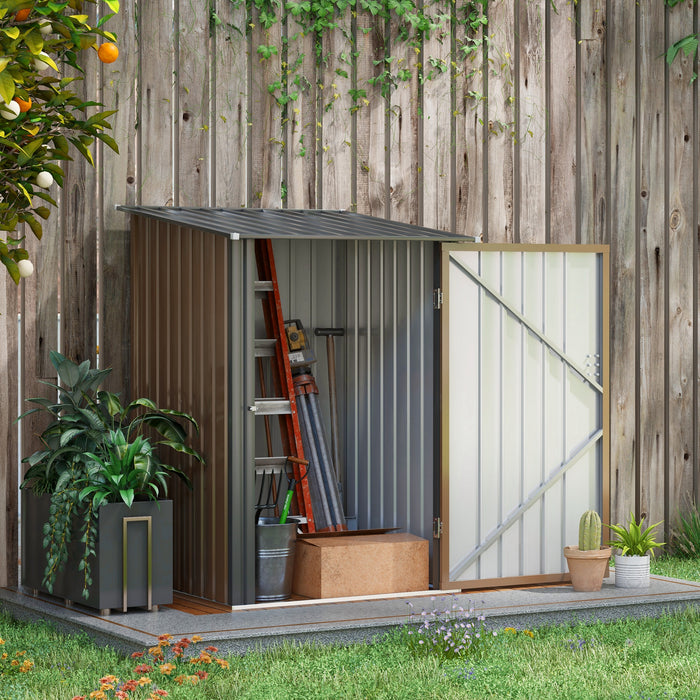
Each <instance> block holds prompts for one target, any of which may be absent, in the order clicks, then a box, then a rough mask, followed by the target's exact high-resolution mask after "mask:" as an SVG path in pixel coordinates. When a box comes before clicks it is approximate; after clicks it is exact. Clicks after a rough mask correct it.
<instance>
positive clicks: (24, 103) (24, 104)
mask: <svg viewBox="0 0 700 700" xmlns="http://www.w3.org/2000/svg"><path fill="white" fill-rule="evenodd" d="M14 101H15V102H16V103H17V104H18V105H19V111H20V112H28V111H29V108H30V107H31V106H32V98H31V97H27V99H26V100H23V99H22V98H21V97H15V100H14Z"/></svg>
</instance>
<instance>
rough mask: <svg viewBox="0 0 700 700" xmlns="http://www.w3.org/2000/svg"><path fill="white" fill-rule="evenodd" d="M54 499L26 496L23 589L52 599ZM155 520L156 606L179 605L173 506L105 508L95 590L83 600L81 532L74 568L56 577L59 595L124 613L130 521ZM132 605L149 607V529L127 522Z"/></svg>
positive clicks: (72, 554)
mask: <svg viewBox="0 0 700 700" xmlns="http://www.w3.org/2000/svg"><path fill="white" fill-rule="evenodd" d="M49 505H50V499H49V496H39V497H37V496H35V495H34V494H32V493H31V492H29V491H24V490H23V491H22V552H21V557H22V585H23V586H26V587H27V588H32V589H36V590H40V591H43V592H46V593H48V591H47V589H46V588H45V587H44V585H43V584H42V580H43V578H44V569H45V567H46V552H45V551H44V547H43V539H44V535H43V528H44V523H46V522H47V520H48V517H49ZM148 517H150V518H151V555H152V562H151V600H150V604H151V605H152V606H156V605H165V604H167V603H172V602H173V540H172V533H173V502H172V501H138V502H135V503H134V504H133V505H132V507H131V508H127V506H126V505H125V504H123V503H108V504H106V505H103V506H100V514H99V518H98V527H97V546H96V548H95V557H93V558H92V560H91V562H90V563H91V575H92V586H91V587H90V595H89V597H88V598H87V599H86V598H83V595H82V593H83V574H82V571H79V570H78V564H79V562H80V560H81V558H82V557H81V555H82V551H83V543H82V542H80V534H79V531H76V532H75V533H74V534H73V536H72V541H71V544H70V546H69V552H68V562H67V564H66V566H65V568H64V569H63V571H61V572H59V574H58V575H57V576H56V582H55V583H54V587H53V595H55V596H58V597H60V598H64V599H65V600H68V601H72V602H74V603H79V604H81V605H87V606H88V607H92V608H98V609H100V610H105V611H106V610H109V609H112V608H119V609H121V608H122V607H123V603H124V587H123V583H124V569H123V528H124V518H148ZM126 532H127V540H126V550H127V567H126V570H127V576H126V600H127V605H128V607H144V606H148V605H149V596H148V578H149V575H148V523H147V521H146V520H137V521H130V522H127V530H126Z"/></svg>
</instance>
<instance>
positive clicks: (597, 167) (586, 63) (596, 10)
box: [577, 0, 607, 243]
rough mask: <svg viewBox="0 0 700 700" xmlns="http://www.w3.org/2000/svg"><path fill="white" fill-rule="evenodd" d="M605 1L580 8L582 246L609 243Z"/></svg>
mask: <svg viewBox="0 0 700 700" xmlns="http://www.w3.org/2000/svg"><path fill="white" fill-rule="evenodd" d="M605 8H606V3H605V0H592V1H591V2H586V3H581V4H580V5H579V22H580V29H579V31H580V37H581V38H580V42H579V44H580V61H581V65H580V69H579V70H580V76H581V101H580V103H579V136H578V138H579V141H580V147H579V148H580V159H579V185H578V186H579V193H580V195H579V203H580V204H579V205H580V226H581V229H580V234H579V236H577V240H578V242H580V243H606V242H607V240H606V234H607V231H606V227H605V223H606V220H605V216H606V211H605V207H606V201H605V194H606V192H605V187H606V182H607V178H606V144H605V134H606V121H607V109H606V87H607V86H606V80H605V76H606V68H605V61H606V56H605V52H606V34H605V32H606V17H605Z"/></svg>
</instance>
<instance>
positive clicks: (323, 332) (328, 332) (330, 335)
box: [314, 328, 345, 493]
mask: <svg viewBox="0 0 700 700" xmlns="http://www.w3.org/2000/svg"><path fill="white" fill-rule="evenodd" d="M314 334H315V335H317V336H322V337H323V336H325V338H326V352H327V354H328V398H329V399H330V406H331V451H332V453H333V464H334V466H335V476H336V479H337V480H338V488H339V489H340V491H341V493H342V489H343V474H342V469H341V466H340V441H339V439H338V392H337V385H336V380H335V340H334V337H335V336H343V335H345V329H344V328H316V329H314Z"/></svg>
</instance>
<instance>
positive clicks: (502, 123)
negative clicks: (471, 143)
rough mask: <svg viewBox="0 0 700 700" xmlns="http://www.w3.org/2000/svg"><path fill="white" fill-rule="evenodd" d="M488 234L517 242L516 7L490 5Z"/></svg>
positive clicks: (490, 237) (492, 240)
mask: <svg viewBox="0 0 700 700" xmlns="http://www.w3.org/2000/svg"><path fill="white" fill-rule="evenodd" d="M488 14H489V35H490V36H491V37H492V38H491V43H490V45H489V53H488V61H489V68H490V70H489V73H488V102H487V107H488V109H487V116H488V121H487V125H488V151H487V152H488V176H487V182H486V187H487V191H488V199H487V216H488V219H487V222H488V223H487V230H486V236H487V240H488V241H489V242H490V243H512V242H513V163H514V154H513V144H514V137H515V132H514V126H515V124H514V116H513V103H514V101H515V91H514V86H513V79H514V75H513V65H512V61H513V58H512V57H513V56H514V54H515V39H514V35H513V32H514V26H513V23H514V19H513V3H511V2H507V1H506V0H496V1H495V2H492V3H490V4H489V8H488Z"/></svg>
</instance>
